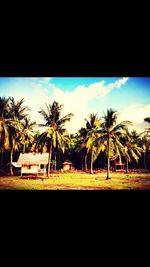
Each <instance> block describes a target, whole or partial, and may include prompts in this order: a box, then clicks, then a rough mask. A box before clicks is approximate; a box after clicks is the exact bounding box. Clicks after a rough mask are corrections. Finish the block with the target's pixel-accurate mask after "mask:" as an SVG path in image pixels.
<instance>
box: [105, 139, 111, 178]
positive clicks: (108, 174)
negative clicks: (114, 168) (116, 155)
mask: <svg viewBox="0 0 150 267" xmlns="http://www.w3.org/2000/svg"><path fill="white" fill-rule="evenodd" d="M108 179H111V178H110V135H109V134H108V158H107V177H106V180H108Z"/></svg>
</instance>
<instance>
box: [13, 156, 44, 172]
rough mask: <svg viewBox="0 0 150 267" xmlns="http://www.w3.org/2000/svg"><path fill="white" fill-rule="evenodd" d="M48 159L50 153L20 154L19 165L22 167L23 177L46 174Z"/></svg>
mask: <svg viewBox="0 0 150 267" xmlns="http://www.w3.org/2000/svg"><path fill="white" fill-rule="evenodd" d="M48 157H49V154H48V153H42V154H41V153H24V154H20V156H19V159H18V161H17V165H19V166H21V175H22V174H38V173H46V166H47V164H48Z"/></svg>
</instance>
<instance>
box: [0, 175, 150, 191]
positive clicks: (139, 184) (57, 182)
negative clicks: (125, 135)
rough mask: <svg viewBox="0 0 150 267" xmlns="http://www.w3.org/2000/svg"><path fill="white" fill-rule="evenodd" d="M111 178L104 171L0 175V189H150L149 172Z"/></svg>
mask: <svg viewBox="0 0 150 267" xmlns="http://www.w3.org/2000/svg"><path fill="white" fill-rule="evenodd" d="M111 177H112V179H111V180H106V173H97V174H93V175H92V174H86V173H82V172H77V173H66V174H65V173H63V174H51V177H50V178H49V179H48V178H45V179H41V178H42V176H41V177H37V178H36V179H31V178H29V179H26V178H21V177H20V176H13V177H10V176H7V177H0V189H17V190H22V189H23V190H49V189H51V190H62V189H65V190H66V189H67V190H70V189H83V190H87V189H88V190H90V189H92V190H103V189H106V190H116V189H124V190H130V189H134V190H135V189H137V190H138V189H142V190H143V189H150V173H144V174H141V173H134V174H128V175H126V174H125V173H112V174H111Z"/></svg>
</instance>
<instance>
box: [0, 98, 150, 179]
mask: <svg viewBox="0 0 150 267" xmlns="http://www.w3.org/2000/svg"><path fill="white" fill-rule="evenodd" d="M62 109H63V105H60V104H59V103H58V102H56V101H54V102H53V103H52V104H46V105H45V109H42V108H39V114H40V115H41V116H42V117H43V124H39V125H37V123H36V122H35V121H34V122H32V121H31V120H30V117H29V114H28V113H29V111H30V109H29V107H27V106H25V105H24V99H21V100H18V101H16V100H15V99H14V98H13V97H8V98H6V97H0V168H1V171H2V170H3V169H4V167H5V164H4V159H5V158H6V154H7V155H8V154H9V174H10V175H13V167H12V166H13V165H12V163H13V160H14V154H15V153H17V152H18V153H25V152H41V153H43V152H48V153H49V159H48V168H47V175H48V177H49V175H50V173H51V172H52V171H53V170H54V171H56V169H57V168H58V166H59V165H60V163H61V159H62V158H63V157H64V155H65V156H66V157H69V156H71V155H73V154H74V155H77V157H78V158H79V161H80V160H81V162H82V163H81V165H82V170H84V171H85V172H88V171H90V173H91V174H92V173H93V164H94V162H96V160H97V159H98V158H99V159H100V161H102V160H103V157H104V159H105V158H106V162H105V164H104V165H106V167H107V177H106V179H110V178H111V177H110V159H111V158H112V157H113V156H114V155H117V156H118V157H119V161H120V162H122V160H125V161H126V173H128V172H129V163H131V162H132V161H136V162H137V163H138V162H139V159H141V158H142V159H143V164H144V168H145V169H147V163H146V162H147V155H148V151H149V150H150V138H149V128H148V129H146V130H143V132H142V133H140V134H138V133H137V132H136V131H129V126H130V125H132V122H130V121H123V122H121V123H119V124H117V118H118V113H117V112H116V111H115V110H112V109H108V110H107V111H106V113H105V114H104V116H103V117H101V118H100V117H99V116H98V114H94V113H93V114H90V115H89V117H88V118H86V119H85V121H86V125H85V127H82V128H81V129H80V130H79V131H78V132H77V133H76V134H70V135H69V134H68V133H67V130H66V127H65V123H66V122H67V121H70V120H71V118H72V117H73V114H72V113H69V114H67V115H66V116H64V117H62V116H61V112H62ZM143 120H145V121H147V122H148V123H150V118H143ZM37 126H38V127H45V131H44V132H42V133H40V131H39V130H37V129H38V128H37ZM5 163H6V162H5Z"/></svg>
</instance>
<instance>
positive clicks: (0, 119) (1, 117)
mask: <svg viewBox="0 0 150 267" xmlns="http://www.w3.org/2000/svg"><path fill="white" fill-rule="evenodd" d="M9 100H10V98H6V97H0V153H1V168H2V167H3V153H4V151H5V150H8V149H9V131H8V125H9V123H10V119H9V116H8V113H9Z"/></svg>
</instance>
